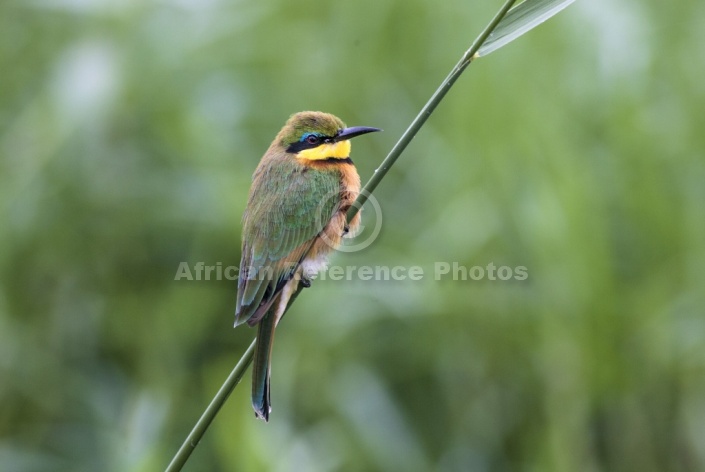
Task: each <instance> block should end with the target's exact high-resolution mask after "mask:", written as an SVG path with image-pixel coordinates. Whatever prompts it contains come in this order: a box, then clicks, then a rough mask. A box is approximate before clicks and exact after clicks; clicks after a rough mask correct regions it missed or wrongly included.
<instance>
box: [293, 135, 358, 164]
mask: <svg viewBox="0 0 705 472" xmlns="http://www.w3.org/2000/svg"><path fill="white" fill-rule="evenodd" d="M350 147H351V146H350V141H348V140H345V141H339V142H337V143H328V144H321V145H320V146H317V147H315V148H312V149H304V150H303V151H299V152H298V153H296V157H298V158H299V159H307V160H309V161H320V160H323V159H347V158H348V157H350Z"/></svg>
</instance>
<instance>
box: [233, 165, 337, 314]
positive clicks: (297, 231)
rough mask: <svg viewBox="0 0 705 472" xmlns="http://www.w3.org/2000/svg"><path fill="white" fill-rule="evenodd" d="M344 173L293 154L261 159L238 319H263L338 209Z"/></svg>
mask: <svg viewBox="0 0 705 472" xmlns="http://www.w3.org/2000/svg"><path fill="white" fill-rule="evenodd" d="M339 203H340V174H339V172H337V171H335V170H331V171H327V170H316V169H309V168H307V167H305V166H303V165H301V164H298V163H296V162H293V160H292V159H290V158H288V157H287V158H286V159H285V160H284V159H272V160H271V161H270V162H268V163H263V164H260V167H259V168H258V169H257V172H256V173H255V177H254V182H253V184H252V189H251V190H250V197H249V201H248V203H247V209H246V211H245V216H244V221H243V230H242V231H243V232H242V258H241V261H240V277H239V281H238V293H237V307H236V309H235V325H236V326H237V325H239V324H241V323H243V322H246V321H247V322H249V324H251V325H253V324H256V323H257V322H258V321H259V318H260V315H261V313H264V312H266V311H267V310H266V309H265V310H263V311H261V313H259V314H258V315H257V316H254V315H255V312H257V309H258V308H260V307H261V306H266V305H268V304H269V303H270V302H271V301H272V300H274V298H275V297H276V296H277V295H278V293H279V291H280V290H281V289H282V288H283V286H284V284H285V283H286V282H287V281H288V280H289V279H290V278H291V277H292V275H293V274H294V272H295V271H296V269H297V268H298V266H299V264H300V263H301V261H302V260H303V258H304V257H305V256H306V254H307V253H308V251H309V249H310V248H311V245H312V244H313V242H314V241H315V239H316V236H317V235H318V234H319V233H320V232H321V230H322V229H323V228H324V227H325V225H326V224H328V222H329V221H330V219H331V217H332V216H333V214H334V213H335V212H336V211H337V210H338V205H339Z"/></svg>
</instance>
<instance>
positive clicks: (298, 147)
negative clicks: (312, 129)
mask: <svg viewBox="0 0 705 472" xmlns="http://www.w3.org/2000/svg"><path fill="white" fill-rule="evenodd" d="M306 134H308V133H306ZM306 134H304V135H303V136H301V138H300V140H299V141H296V142H294V143H291V144H290V145H289V147H287V148H286V152H290V153H294V154H296V153H297V152H300V151H303V150H304V149H313V148H315V147H318V146H320V145H321V144H330V143H332V142H335V137H333V136H319V135H315V134H313V133H310V134H309V135H308V136H306ZM311 138H315V139H311ZM309 139H311V140H310V141H309Z"/></svg>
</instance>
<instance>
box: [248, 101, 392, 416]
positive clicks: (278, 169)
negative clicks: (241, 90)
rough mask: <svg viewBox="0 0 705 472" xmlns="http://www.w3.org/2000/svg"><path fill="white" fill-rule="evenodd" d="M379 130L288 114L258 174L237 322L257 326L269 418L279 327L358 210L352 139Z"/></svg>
mask: <svg viewBox="0 0 705 472" xmlns="http://www.w3.org/2000/svg"><path fill="white" fill-rule="evenodd" d="M373 131H381V130H379V129H377V128H369V127H363V126H356V127H352V128H347V127H346V126H345V124H344V123H343V122H342V121H341V120H340V119H339V118H337V117H335V116H333V115H330V114H328V113H321V112H312V111H305V112H301V113H296V114H295V115H292V116H291V118H289V121H287V122H286V124H285V125H284V127H283V128H282V130H281V131H279V134H277V136H276V137H275V138H274V141H272V144H271V145H270V146H269V149H267V152H266V153H265V154H264V156H263V157H262V160H261V161H260V163H259V165H258V166H257V169H256V170H255V173H254V175H253V178H252V187H251V188H250V195H249V199H248V201H247V208H246V209H245V214H244V216H243V228H242V258H241V260H240V277H239V281H238V286H237V307H236V309H235V326H238V325H239V324H242V323H244V322H247V324H248V325H250V326H254V325H259V326H258V331H257V345H256V347H255V354H254V363H253V370H252V406H253V407H254V409H255V414H256V415H257V417H259V418H262V419H263V420H265V421H268V419H269V412H270V411H271V406H270V398H269V376H270V356H271V353H272V342H273V341H274V329H275V328H276V326H277V323H279V320H281V318H282V316H283V315H284V313H285V312H286V310H287V307H288V306H289V304H290V302H291V301H293V299H294V298H295V297H296V295H298V293H299V291H300V290H301V289H302V288H303V287H308V286H310V284H311V282H310V279H311V278H312V277H313V276H315V274H316V273H317V272H318V271H319V270H321V269H322V268H323V267H325V264H326V259H327V256H328V254H329V253H330V252H331V251H333V250H334V249H336V248H337V247H338V246H339V245H340V243H341V238H343V236H345V235H352V234H354V233H355V231H356V229H357V228H358V226H359V224H360V214H359V213H358V214H357V215H356V216H355V218H353V220H352V221H351V222H350V223H349V224H348V223H347V222H346V213H347V211H348V210H349V209H350V207H351V206H352V204H353V202H354V201H355V199H356V198H357V196H358V194H359V192H360V176H359V175H358V174H357V170H356V169H355V166H354V165H353V162H352V160H351V159H350V141H349V139H350V138H354V137H355V136H360V135H361V134H365V133H370V132H373Z"/></svg>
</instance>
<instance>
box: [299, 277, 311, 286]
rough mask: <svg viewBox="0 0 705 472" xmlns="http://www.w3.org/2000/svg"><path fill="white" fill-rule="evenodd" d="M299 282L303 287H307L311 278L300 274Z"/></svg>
mask: <svg viewBox="0 0 705 472" xmlns="http://www.w3.org/2000/svg"><path fill="white" fill-rule="evenodd" d="M300 283H301V286H302V287H303V288H309V287H310V286H311V279H309V278H308V277H306V276H305V275H302V276H301V280H300Z"/></svg>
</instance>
